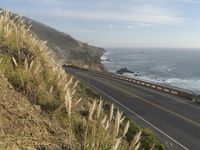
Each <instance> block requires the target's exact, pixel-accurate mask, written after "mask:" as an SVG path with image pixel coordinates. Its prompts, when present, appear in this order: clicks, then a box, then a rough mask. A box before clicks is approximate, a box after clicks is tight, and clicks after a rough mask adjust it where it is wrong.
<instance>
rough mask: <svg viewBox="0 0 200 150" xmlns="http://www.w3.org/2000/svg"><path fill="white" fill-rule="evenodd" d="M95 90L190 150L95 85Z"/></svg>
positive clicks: (186, 149)
mask: <svg viewBox="0 0 200 150" xmlns="http://www.w3.org/2000/svg"><path fill="white" fill-rule="evenodd" d="M90 86H92V87H93V88H95V89H96V90H98V91H99V92H101V93H102V94H104V95H105V96H107V97H109V98H110V99H112V100H113V101H115V102H116V103H118V104H119V105H121V106H122V107H124V108H126V109H127V110H128V111H130V112H131V113H133V114H134V115H135V116H137V117H138V118H140V119H141V120H143V121H144V122H146V123H147V124H148V125H150V126H151V127H153V128H154V129H156V130H157V131H159V132H160V133H162V134H163V135H165V136H166V137H168V138H169V139H170V140H172V141H173V142H175V143H176V144H178V145H179V146H180V147H182V148H183V149H185V150H189V149H188V148H186V147H185V146H183V145H182V144H181V143H179V142H178V141H176V140H175V139H173V138H172V137H170V136H169V135H167V134H166V133H165V132H163V131H162V130H160V129H159V128H157V127H156V126H154V125H153V124H151V123H150V122H149V121H147V120H145V119H144V118H143V117H141V116H140V115H138V114H137V113H135V112H134V111H133V110H131V109H130V108H128V107H126V106H125V105H123V104H122V103H120V102H118V101H117V100H115V99H114V98H113V97H111V96H110V95H108V94H107V93H105V92H103V91H102V90H100V89H98V88H97V87H95V86H94V85H91V84H90Z"/></svg>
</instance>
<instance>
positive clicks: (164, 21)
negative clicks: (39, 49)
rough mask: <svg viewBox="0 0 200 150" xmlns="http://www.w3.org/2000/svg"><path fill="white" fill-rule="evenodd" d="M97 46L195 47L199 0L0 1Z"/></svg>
mask: <svg viewBox="0 0 200 150" xmlns="http://www.w3.org/2000/svg"><path fill="white" fill-rule="evenodd" d="M0 7H1V8H6V9H8V10H11V11H13V12H17V13H20V14H24V15H26V16H28V17H31V18H33V19H35V20H38V21H41V22H43V23H45V24H47V25H50V26H52V27H54V28H56V29H58V30H60V31H64V32H66V33H68V34H70V35H72V36H73V37H75V38H77V39H79V40H81V41H83V42H88V43H90V44H94V45H96V46H101V47H200V0H0Z"/></svg>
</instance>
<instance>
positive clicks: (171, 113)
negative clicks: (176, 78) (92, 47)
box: [65, 67, 200, 150]
mask: <svg viewBox="0 0 200 150" xmlns="http://www.w3.org/2000/svg"><path fill="white" fill-rule="evenodd" d="M65 70H66V72H68V73H70V74H73V75H74V76H75V77H76V78H78V79H80V80H82V81H83V82H85V84H88V85H89V86H90V87H91V88H93V89H95V90H97V91H98V92H99V93H101V94H102V96H103V97H105V98H107V99H109V100H111V101H112V102H114V103H115V104H116V105H117V106H118V107H119V108H120V109H121V110H122V111H124V113H125V114H126V115H127V116H129V117H130V118H132V119H133V120H134V121H135V122H136V123H138V124H139V125H140V126H142V127H144V128H149V129H151V130H152V131H154V132H155V133H156V135H157V137H158V139H159V140H160V141H161V142H163V143H165V144H166V145H167V147H168V148H169V149H183V150H187V149H189V150H200V107H199V106H198V105H195V104H193V103H191V102H190V101H188V100H185V99H182V98H178V97H176V96H172V95H168V94H166V93H161V92H159V91H155V90H153V89H149V88H145V87H142V86H139V85H135V84H133V83H130V82H127V81H123V80H119V79H114V78H111V77H106V76H103V75H100V74H97V73H94V72H89V71H83V70H78V69H74V68H68V67H66V68H65Z"/></svg>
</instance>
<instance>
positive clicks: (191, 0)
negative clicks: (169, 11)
mask: <svg viewBox="0 0 200 150" xmlns="http://www.w3.org/2000/svg"><path fill="white" fill-rule="evenodd" d="M177 1H179V2H185V3H190V4H200V1H199V0H177Z"/></svg>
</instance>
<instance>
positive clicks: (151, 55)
mask: <svg viewBox="0 0 200 150" xmlns="http://www.w3.org/2000/svg"><path fill="white" fill-rule="evenodd" d="M108 59H109V60H108ZM102 62H103V64H104V65H105V66H106V68H107V69H108V70H109V71H111V72H116V71H117V70H119V69H121V68H124V67H127V68H128V70H130V71H133V72H134V73H133V74H131V73H125V74H124V75H126V76H129V77H132V76H135V74H137V75H139V78H142V79H146V80H150V81H154V82H159V83H164V84H168V85H172V86H176V87H179V88H183V89H187V90H191V91H193V92H195V93H197V94H200V49H172V48H168V49H167V48H107V49H106V53H105V54H104V55H103V57H102Z"/></svg>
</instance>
